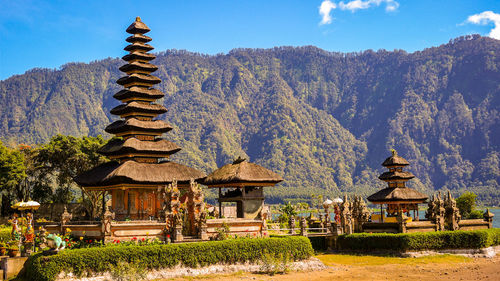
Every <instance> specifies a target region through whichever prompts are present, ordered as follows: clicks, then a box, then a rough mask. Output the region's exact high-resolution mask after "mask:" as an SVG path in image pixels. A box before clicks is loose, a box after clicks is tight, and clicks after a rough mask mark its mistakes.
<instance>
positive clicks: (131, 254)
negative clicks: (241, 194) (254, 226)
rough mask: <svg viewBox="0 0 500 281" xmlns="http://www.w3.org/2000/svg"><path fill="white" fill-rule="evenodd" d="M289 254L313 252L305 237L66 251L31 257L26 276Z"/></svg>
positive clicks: (38, 280)
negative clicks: (122, 265)
mask: <svg viewBox="0 0 500 281" xmlns="http://www.w3.org/2000/svg"><path fill="white" fill-rule="evenodd" d="M266 253H267V254H272V255H275V256H276V257H279V256H280V255H281V256H284V255H289V256H290V258H291V259H292V260H302V259H307V258H309V257H310V256H311V255H312V254H313V249H312V246H311V243H310V242H309V240H308V239H307V238H306V237H283V238H259V239H249V238H241V239H233V240H224V241H209V242H198V243H184V244H168V245H152V246H116V247H96V248H86V249H75V250H64V251H62V252H60V253H58V254H57V255H52V256H44V255H43V254H42V253H39V254H36V255H33V256H31V257H30V258H29V259H28V261H27V267H26V271H25V273H24V276H25V277H26V278H27V279H28V280H33V281H50V280H54V279H55V278H56V277H57V276H58V275H59V274H60V273H61V272H63V271H64V272H73V273H74V274H75V275H77V276H83V275H85V274H87V273H90V274H92V273H102V272H106V271H109V270H110V269H111V268H113V267H116V265H117V264H118V263H119V262H126V263H140V264H144V265H146V266H147V268H148V269H160V268H171V267H174V266H176V265H178V264H182V265H184V266H187V267H193V268H196V267H198V266H207V265H212V264H217V263H226V264H232V263H237V262H242V263H244V262H257V261H260V260H262V257H263V255H264V254H266Z"/></svg>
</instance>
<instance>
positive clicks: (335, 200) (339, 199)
mask: <svg viewBox="0 0 500 281" xmlns="http://www.w3.org/2000/svg"><path fill="white" fill-rule="evenodd" d="M333 203H335V204H341V203H344V200H342V199H341V198H340V197H337V198H335V199H333Z"/></svg>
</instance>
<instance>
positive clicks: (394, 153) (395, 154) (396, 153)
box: [391, 148, 398, 156]
mask: <svg viewBox="0 0 500 281" xmlns="http://www.w3.org/2000/svg"><path fill="white" fill-rule="evenodd" d="M391 153H392V156H397V155H398V152H397V151H396V149H394V148H393V149H391Z"/></svg>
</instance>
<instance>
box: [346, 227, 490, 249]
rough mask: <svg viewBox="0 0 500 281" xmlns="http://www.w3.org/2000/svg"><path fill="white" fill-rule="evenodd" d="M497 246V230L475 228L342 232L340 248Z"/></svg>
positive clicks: (460, 247) (462, 247) (464, 247)
mask: <svg viewBox="0 0 500 281" xmlns="http://www.w3.org/2000/svg"><path fill="white" fill-rule="evenodd" d="M494 245H500V229H498V228H493V229H485V230H474V231H439V232H419V233H399V234H390V233H375V234H369V233H357V234H350V235H341V236H339V238H338V240H337V247H338V248H339V249H340V250H354V251H359V250H360V251H376V250H395V251H410V250H411V251H420V250H441V249H479V248H485V247H489V246H494Z"/></svg>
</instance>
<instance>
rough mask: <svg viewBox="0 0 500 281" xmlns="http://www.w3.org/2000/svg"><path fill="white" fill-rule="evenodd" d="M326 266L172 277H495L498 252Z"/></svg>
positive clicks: (499, 267)
mask: <svg viewBox="0 0 500 281" xmlns="http://www.w3.org/2000/svg"><path fill="white" fill-rule="evenodd" d="M326 264H327V265H328V266H329V268H328V269H325V270H322V271H315V272H291V273H288V274H284V275H275V276H268V275H261V274H250V273H236V274H231V275H211V276H199V277H188V278H178V279H174V280H207V281H208V280H217V281H233V280H282V281H292V280H311V281H314V280H356V281H364V280H405V281H409V280H432V281H437V280H499V281H500V255H497V256H496V257H495V258H492V259H488V258H476V259H467V260H465V259H464V261H456V260H453V261H450V262H447V261H444V262H443V261H440V262H419V261H417V262H415V263H412V262H410V264H405V263H402V264H401V263H395V264H375V265H356V264H352V263H349V264H339V263H334V262H326Z"/></svg>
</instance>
